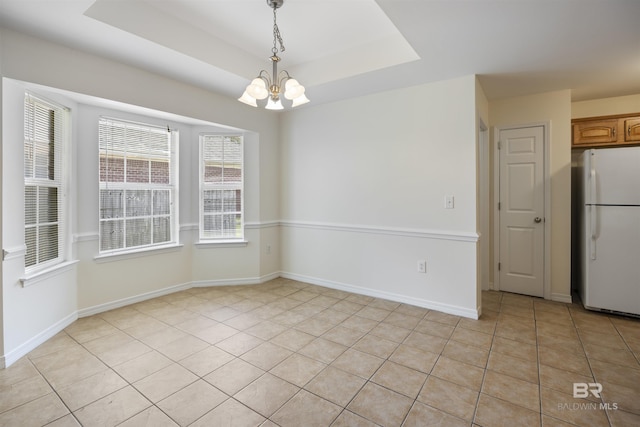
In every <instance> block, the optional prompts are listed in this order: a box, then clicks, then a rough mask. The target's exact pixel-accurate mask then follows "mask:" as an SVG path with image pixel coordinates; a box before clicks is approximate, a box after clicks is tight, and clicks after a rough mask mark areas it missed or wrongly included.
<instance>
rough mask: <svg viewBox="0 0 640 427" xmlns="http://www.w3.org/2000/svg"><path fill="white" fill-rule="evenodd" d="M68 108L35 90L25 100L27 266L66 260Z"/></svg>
mask: <svg viewBox="0 0 640 427" xmlns="http://www.w3.org/2000/svg"><path fill="white" fill-rule="evenodd" d="M67 115H68V110H66V109H65V108H63V107H61V106H58V105H54V104H52V103H50V102H47V101H44V100H42V99H39V98H37V97H35V96H33V95H31V94H26V95H25V101H24V218H25V230H24V237H25V245H26V248H27V250H26V255H25V267H26V268H27V269H32V268H35V267H44V266H46V265H52V264H55V263H58V262H61V261H63V260H64V245H65V239H64V236H65V221H64V218H65V212H64V206H65V203H64V196H65V188H64V182H65V179H64V170H63V168H64V156H63V153H64V145H65V141H66V138H67Z"/></svg>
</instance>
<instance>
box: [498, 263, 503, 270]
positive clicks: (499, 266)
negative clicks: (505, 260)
mask: <svg viewBox="0 0 640 427" xmlns="http://www.w3.org/2000/svg"><path fill="white" fill-rule="evenodd" d="M501 269H502V263H501V262H499V263H498V271H500V270H501Z"/></svg>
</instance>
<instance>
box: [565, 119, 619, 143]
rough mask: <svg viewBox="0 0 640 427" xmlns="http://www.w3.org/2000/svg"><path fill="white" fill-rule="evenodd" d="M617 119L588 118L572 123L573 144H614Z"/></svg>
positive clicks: (617, 131) (616, 133) (616, 138)
mask: <svg viewBox="0 0 640 427" xmlns="http://www.w3.org/2000/svg"><path fill="white" fill-rule="evenodd" d="M619 133H620V131H619V130H618V119H603V120H589V121H584V122H578V123H574V124H573V145H580V146H582V145H592V144H598V145H602V144H615V143H616V142H617V141H618V134H619Z"/></svg>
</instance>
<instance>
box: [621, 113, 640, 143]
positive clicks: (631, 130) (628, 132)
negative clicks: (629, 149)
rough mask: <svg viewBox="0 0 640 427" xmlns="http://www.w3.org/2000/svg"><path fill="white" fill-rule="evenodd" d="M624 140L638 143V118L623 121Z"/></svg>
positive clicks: (639, 125)
mask: <svg viewBox="0 0 640 427" xmlns="http://www.w3.org/2000/svg"><path fill="white" fill-rule="evenodd" d="M624 140H625V141H640V118H635V119H625V121H624Z"/></svg>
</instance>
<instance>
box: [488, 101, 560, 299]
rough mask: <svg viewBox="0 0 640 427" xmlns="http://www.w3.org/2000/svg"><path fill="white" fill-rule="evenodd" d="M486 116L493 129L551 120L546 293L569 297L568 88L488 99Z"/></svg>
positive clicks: (553, 297) (557, 297)
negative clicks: (548, 244)
mask: <svg viewBox="0 0 640 427" xmlns="http://www.w3.org/2000/svg"><path fill="white" fill-rule="evenodd" d="M489 118H490V124H491V129H492V132H493V130H494V129H495V128H496V127H498V128H499V127H507V126H519V125H527V124H531V123H542V122H545V123H549V124H550V127H549V135H550V153H549V159H550V164H549V173H550V176H551V195H550V200H551V218H547V222H550V223H551V244H550V248H551V256H550V259H551V265H550V281H551V295H549V297H550V298H551V299H554V300H559V301H566V300H568V299H569V298H570V297H571V92H570V91H569V90H562V91H556V92H548V93H542V94H536V95H529V96H520V97H514V98H506V99H500V100H494V101H491V102H490V103H489ZM492 141H493V135H492Z"/></svg>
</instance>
